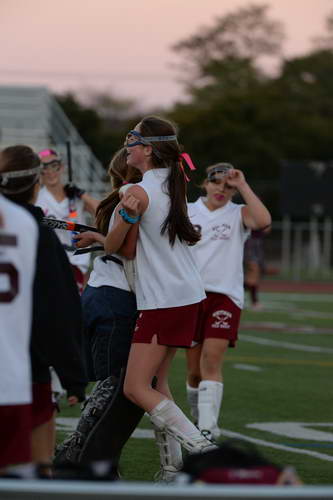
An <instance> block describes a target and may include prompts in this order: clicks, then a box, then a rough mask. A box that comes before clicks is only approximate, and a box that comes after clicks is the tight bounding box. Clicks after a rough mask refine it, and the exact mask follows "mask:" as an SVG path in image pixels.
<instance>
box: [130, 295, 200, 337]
mask: <svg viewBox="0 0 333 500" xmlns="http://www.w3.org/2000/svg"><path fill="white" fill-rule="evenodd" d="M201 307H202V302H197V303H196V304H190V305H188V306H181V307H168V308H165V309H152V310H150V309H149V310H145V311H141V312H140V315H139V318H138V320H137V322H136V326H135V330H134V335H133V340H132V342H133V343H142V344H150V343H151V341H152V338H153V337H154V335H156V336H157V343H158V344H160V345H167V346H172V347H190V346H191V344H192V341H193V340H195V339H196V338H197V334H198V331H199V320H200V314H201V313H200V311H201Z"/></svg>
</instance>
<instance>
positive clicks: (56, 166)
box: [41, 160, 61, 174]
mask: <svg viewBox="0 0 333 500" xmlns="http://www.w3.org/2000/svg"><path fill="white" fill-rule="evenodd" d="M41 168H42V174H45V172H46V170H47V169H48V168H49V169H51V170H52V172H59V170H60V168H61V162H60V161H59V160H51V161H48V162H42V164H41Z"/></svg>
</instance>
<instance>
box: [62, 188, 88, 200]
mask: <svg viewBox="0 0 333 500" xmlns="http://www.w3.org/2000/svg"><path fill="white" fill-rule="evenodd" d="M64 191H65V194H66V196H67V198H71V199H73V198H81V196H82V195H84V193H85V190H84V189H81V188H79V187H78V186H76V185H75V184H66V186H64Z"/></svg>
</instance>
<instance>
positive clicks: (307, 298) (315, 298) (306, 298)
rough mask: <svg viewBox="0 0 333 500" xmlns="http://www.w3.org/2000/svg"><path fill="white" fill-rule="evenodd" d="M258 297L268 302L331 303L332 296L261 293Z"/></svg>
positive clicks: (324, 294) (332, 300)
mask: <svg viewBox="0 0 333 500" xmlns="http://www.w3.org/2000/svg"><path fill="white" fill-rule="evenodd" d="M260 296H262V297H264V298H266V299H268V300H269V301H270V302H271V301H273V302H274V301H275V299H277V300H282V301H283V302H285V301H287V302H291V301H292V302H321V303H323V302H333V295H332V294H329V293H316V294H312V293H278V292H262V293H261V294H260Z"/></svg>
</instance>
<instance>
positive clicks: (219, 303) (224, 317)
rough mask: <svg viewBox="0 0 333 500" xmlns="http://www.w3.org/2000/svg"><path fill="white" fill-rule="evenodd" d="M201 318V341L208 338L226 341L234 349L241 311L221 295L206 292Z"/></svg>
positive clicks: (225, 296)
mask: <svg viewBox="0 0 333 500" xmlns="http://www.w3.org/2000/svg"><path fill="white" fill-rule="evenodd" d="M206 295H207V298H206V299H205V300H204V301H203V305H202V316H201V322H200V324H201V341H203V340H205V339H208V338H216V339H227V340H229V347H235V345H236V340H237V338H238V327H239V320H240V315H241V312H242V311H241V309H240V308H239V307H238V306H236V304H235V303H234V302H233V301H232V300H231V299H229V297H227V295H222V294H221V293H213V292H206Z"/></svg>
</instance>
